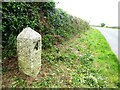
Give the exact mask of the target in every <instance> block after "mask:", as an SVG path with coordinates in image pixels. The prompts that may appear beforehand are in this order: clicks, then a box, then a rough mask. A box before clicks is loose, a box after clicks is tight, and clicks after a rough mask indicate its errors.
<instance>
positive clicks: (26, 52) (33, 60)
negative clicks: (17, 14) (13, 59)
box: [17, 27, 41, 77]
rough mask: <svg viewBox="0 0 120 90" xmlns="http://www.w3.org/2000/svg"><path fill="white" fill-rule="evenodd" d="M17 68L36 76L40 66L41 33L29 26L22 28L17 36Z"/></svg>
mask: <svg viewBox="0 0 120 90" xmlns="http://www.w3.org/2000/svg"><path fill="white" fill-rule="evenodd" d="M17 52H18V66H19V70H20V71H22V72H23V73H25V74H26V75H29V76H32V77H36V76H37V75H38V73H39V71H40V68H41V35H40V34H39V33H37V32H36V31H34V30H32V29H31V28H30V27H27V28H25V29H23V31H22V32H21V33H20V34H19V35H18V37H17Z"/></svg>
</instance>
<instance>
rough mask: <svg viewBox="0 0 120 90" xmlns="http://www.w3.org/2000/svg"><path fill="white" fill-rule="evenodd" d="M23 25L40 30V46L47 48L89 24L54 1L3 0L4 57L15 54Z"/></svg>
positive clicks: (66, 38) (84, 28)
mask: <svg viewBox="0 0 120 90" xmlns="http://www.w3.org/2000/svg"><path fill="white" fill-rule="evenodd" d="M25 27H31V28H32V29H34V30H36V31H37V32H39V33H40V34H41V35H42V44H43V45H42V46H43V49H48V48H51V47H52V46H53V45H57V44H59V43H62V42H63V41H65V40H68V38H69V37H70V36H72V35H74V34H76V33H77V32H81V31H82V30H87V29H89V24H88V23H87V22H86V21H83V20H82V19H80V18H77V17H73V16H71V15H69V14H67V13H66V12H64V11H63V10H61V9H56V8H55V3H54V2H3V3H2V32H3V33H2V37H3V41H2V46H3V57H5V56H6V57H11V56H14V55H15V54H16V37H17V35H18V34H19V33H20V32H21V31H22V30H23V28H25Z"/></svg>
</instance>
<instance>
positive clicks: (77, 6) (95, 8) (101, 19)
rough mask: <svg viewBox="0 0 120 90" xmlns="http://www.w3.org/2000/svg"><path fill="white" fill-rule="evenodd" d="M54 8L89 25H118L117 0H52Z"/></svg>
mask: <svg viewBox="0 0 120 90" xmlns="http://www.w3.org/2000/svg"><path fill="white" fill-rule="evenodd" d="M54 1H55V2H59V3H58V4H56V8H62V9H63V10H64V11H66V12H67V13H69V14H71V15H73V16H77V17H80V18H82V19H84V20H86V21H88V22H89V23H90V24H91V25H100V24H101V23H105V24H106V26H118V2H119V0H54Z"/></svg>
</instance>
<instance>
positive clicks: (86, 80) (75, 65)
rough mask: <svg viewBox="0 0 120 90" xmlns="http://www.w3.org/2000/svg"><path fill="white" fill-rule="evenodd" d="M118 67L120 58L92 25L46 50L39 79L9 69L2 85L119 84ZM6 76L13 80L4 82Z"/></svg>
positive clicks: (95, 86) (41, 86)
mask: <svg viewBox="0 0 120 90" xmlns="http://www.w3.org/2000/svg"><path fill="white" fill-rule="evenodd" d="M96 36H98V37H97V38H96ZM100 45H101V46H100ZM118 67H119V66H118V59H117V58H116V56H115V55H114V54H113V52H112V51H111V49H110V47H109V45H108V43H107V42H106V40H105V38H104V37H103V36H102V35H101V33H100V32H99V31H97V30H95V29H91V30H88V31H86V32H85V33H82V34H81V33H79V34H78V35H77V36H74V37H71V38H70V40H68V41H66V42H64V43H62V44H60V45H59V46H56V47H52V48H51V49H48V50H44V51H43V53H42V68H41V71H40V74H39V75H38V77H37V78H36V80H35V79H32V80H31V78H30V77H25V76H23V75H21V74H20V73H16V72H17V71H15V73H16V74H15V73H14V72H13V70H7V71H6V73H4V75H3V85H4V87H5V86H7V87H13V88H16V87H21V88H25V87H29V88H47V87H48V88H73V87H76V88H77V87H79V88H118V87H120V86H119V83H120V82H119V81H118ZM13 68H15V66H13ZM8 69H9V68H8ZM9 72H10V73H12V74H11V75H9V74H8V73H9ZM5 77H9V80H10V81H9V80H8V81H7V82H5V81H6V80H5Z"/></svg>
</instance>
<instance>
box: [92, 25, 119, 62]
mask: <svg viewBox="0 0 120 90" xmlns="http://www.w3.org/2000/svg"><path fill="white" fill-rule="evenodd" d="M93 28H96V29H97V30H99V31H100V32H101V33H102V34H103V35H104V37H105V38H106V40H107V41H108V43H109V45H110V47H111V49H112V50H113V52H114V53H115V54H116V56H117V57H118V56H120V55H118V30H117V29H116V30H115V29H111V28H101V27H93ZM119 38H120V37H119ZM119 54H120V53H119ZM119 60H120V58H119Z"/></svg>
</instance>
